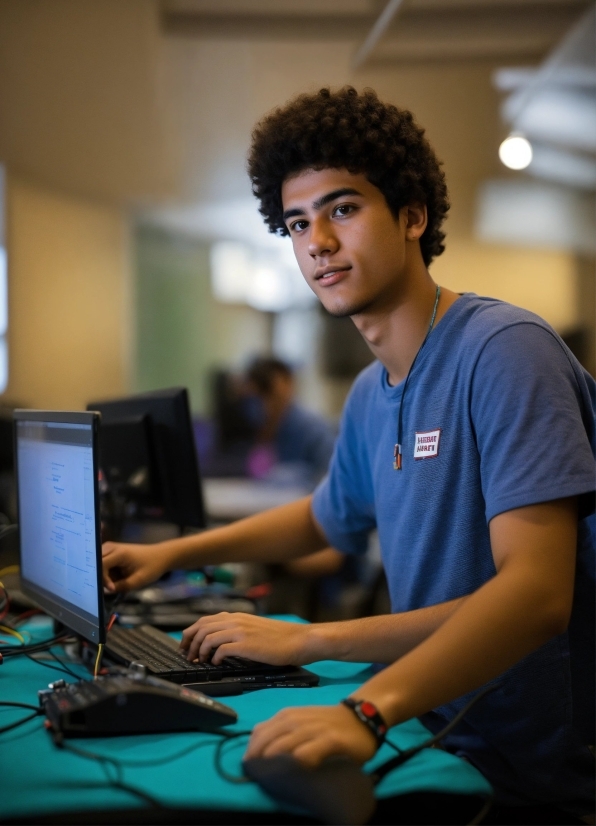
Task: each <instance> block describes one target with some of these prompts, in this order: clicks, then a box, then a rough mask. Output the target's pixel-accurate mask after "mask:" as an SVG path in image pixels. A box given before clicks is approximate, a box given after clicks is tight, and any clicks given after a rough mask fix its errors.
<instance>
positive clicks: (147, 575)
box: [102, 542, 169, 593]
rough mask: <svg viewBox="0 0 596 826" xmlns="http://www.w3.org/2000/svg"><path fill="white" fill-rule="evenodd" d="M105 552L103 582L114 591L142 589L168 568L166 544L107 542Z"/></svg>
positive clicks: (103, 552)
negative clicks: (164, 545)
mask: <svg viewBox="0 0 596 826" xmlns="http://www.w3.org/2000/svg"><path fill="white" fill-rule="evenodd" d="M102 555H103V584H104V586H105V587H106V588H107V589H108V591H111V592H112V593H117V592H123V591H132V590H135V589H137V588H143V587H144V586H145V585H149V584H150V583H151V582H155V581H156V580H157V579H159V578H160V576H162V575H163V574H165V572H166V571H167V570H169V565H168V554H167V553H166V551H165V549H164V547H163V543H158V544H155V545H132V544H128V543H123V542H104V544H103V547H102Z"/></svg>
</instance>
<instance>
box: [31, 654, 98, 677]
mask: <svg viewBox="0 0 596 826" xmlns="http://www.w3.org/2000/svg"><path fill="white" fill-rule="evenodd" d="M49 653H50V654H51V656H52V657H54V656H55V655H54V652H53V651H50V652H49ZM25 656H26V657H27V659H29V660H31V662H33V663H35V664H36V665H43V667H44V668H51V669H52V670H53V671H60V673H61V674H68V675H69V677H75V678H76V679H77V680H81V679H84V678H82V677H80V676H79V675H78V674H75V673H74V671H71V670H70V669H69V668H68V667H67V666H66V665H65V664H64V663H63V662H62V660H58V657H56V659H57V660H58V662H59V663H60V665H62V666H63V667H62V668H59V667H58V666H57V665H51V664H50V663H46V662H44V661H43V660H37V659H35V657H34V656H33V655H32V654H25Z"/></svg>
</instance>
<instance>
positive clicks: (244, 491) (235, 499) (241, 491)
mask: <svg viewBox="0 0 596 826" xmlns="http://www.w3.org/2000/svg"><path fill="white" fill-rule="evenodd" d="M310 492H311V490H310V489H309V488H306V487H301V486H299V485H280V484H277V483H275V482H267V481H266V480H263V479H244V478H236V477H232V478H226V479H204V480H203V494H204V496H205V506H206V509H207V513H208V514H209V517H210V518H211V519H215V520H216V521H220V522H233V521H234V520H236V519H243V518H244V517H245V516H254V514H256V513H261V512H262V511H266V510H269V509H270V508H276V507H278V506H279V505H287V504H289V503H290V502H295V501H296V499H301V498H302V497H303V496H308V494H309V493H310Z"/></svg>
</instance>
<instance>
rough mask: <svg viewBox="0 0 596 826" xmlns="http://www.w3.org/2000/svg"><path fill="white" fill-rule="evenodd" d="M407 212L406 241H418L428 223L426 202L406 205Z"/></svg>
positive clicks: (405, 210)
mask: <svg viewBox="0 0 596 826" xmlns="http://www.w3.org/2000/svg"><path fill="white" fill-rule="evenodd" d="M404 212H405V213H406V241H418V240H419V239H420V237H421V236H422V233H423V232H424V230H425V229H426V226H427V224H428V212H427V210H426V205H425V204H412V205H410V206H407V207H404Z"/></svg>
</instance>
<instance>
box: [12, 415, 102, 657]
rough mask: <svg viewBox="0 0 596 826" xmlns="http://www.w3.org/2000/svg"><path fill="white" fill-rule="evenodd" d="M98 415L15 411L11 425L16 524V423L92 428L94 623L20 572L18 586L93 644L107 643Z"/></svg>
mask: <svg viewBox="0 0 596 826" xmlns="http://www.w3.org/2000/svg"><path fill="white" fill-rule="evenodd" d="M100 419H101V416H100V414H99V413H97V412H89V413H87V412H85V413H84V412H64V411H56V410H22V409H19V410H15V411H14V413H13V423H14V424H13V426H14V457H15V483H16V494H17V496H16V499H17V524H19V523H20V522H19V520H20V492H19V462H18V450H17V447H18V436H17V431H18V428H17V422H19V421H30V422H48V423H54V422H55V423H57V424H67V425H68V424H83V425H91V446H92V451H91V452H92V461H93V501H94V511H95V560H96V573H97V621H95V619H94V618H93V619H91V620H88V619H87V618H86V617H82V616H81V615H80V613H77V612H76V611H74V610H71V609H69V608H68V607H67V606H66V605H63V604H62V601H60V602H58V601H56V599H55V598H54V599H52V596H51V595H50V594H49V592H47V591H46V590H45V589H43V588H41V587H40V586H39V585H37V584H36V583H34V582H31V580H27V579H25V577H24V576H23V573H22V565H21V576H20V587H21V590H22V592H23V593H24V594H25V596H27V597H29V599H31V600H33V602H35V603H36V604H37V605H39V607H40V608H41V609H42V610H43V611H45V612H46V613H47V614H49V616H51V617H52V618H53V619H55V620H56V621H58V622H60V623H62V624H63V625H65V626H66V627H67V628H69V629H70V630H72V631H73V632H75V633H76V634H78V635H79V636H81V637H83V638H84V639H86V640H88V641H89V642H91V643H94V644H100V643H101V644H103V643H105V641H106V628H105V616H104V600H103V572H102V554H101V544H102V543H101V521H100V512H99V485H98V478H99V476H98V474H99V462H98V455H99V447H98V445H99V439H98V433H99V424H100ZM19 560H20V561H22V547H21V531H19Z"/></svg>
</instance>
